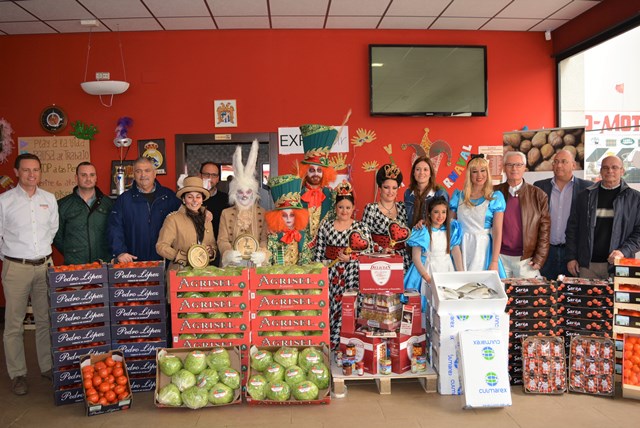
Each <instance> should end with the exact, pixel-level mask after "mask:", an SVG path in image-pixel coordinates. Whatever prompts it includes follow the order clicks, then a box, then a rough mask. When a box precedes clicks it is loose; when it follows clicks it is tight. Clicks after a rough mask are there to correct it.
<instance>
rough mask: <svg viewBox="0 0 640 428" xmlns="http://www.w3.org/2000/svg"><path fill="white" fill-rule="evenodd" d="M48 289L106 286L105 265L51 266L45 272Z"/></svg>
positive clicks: (97, 263) (98, 263)
mask: <svg viewBox="0 0 640 428" xmlns="http://www.w3.org/2000/svg"><path fill="white" fill-rule="evenodd" d="M47 281H48V283H49V286H50V287H73V286H77V285H89V284H106V283H107V265H106V263H101V262H93V263H85V264H81V265H62V266H52V267H50V268H49V269H48V271H47Z"/></svg>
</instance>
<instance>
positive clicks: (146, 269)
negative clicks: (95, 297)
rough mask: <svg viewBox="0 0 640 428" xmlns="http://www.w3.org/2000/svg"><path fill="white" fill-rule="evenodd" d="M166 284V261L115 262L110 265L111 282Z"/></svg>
mask: <svg viewBox="0 0 640 428" xmlns="http://www.w3.org/2000/svg"><path fill="white" fill-rule="evenodd" d="M140 282H145V283H149V284H153V283H159V284H164V261H146V262H129V263H114V264H110V265H109V284H122V283H140Z"/></svg>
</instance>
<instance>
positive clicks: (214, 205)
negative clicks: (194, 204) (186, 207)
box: [199, 162, 229, 266]
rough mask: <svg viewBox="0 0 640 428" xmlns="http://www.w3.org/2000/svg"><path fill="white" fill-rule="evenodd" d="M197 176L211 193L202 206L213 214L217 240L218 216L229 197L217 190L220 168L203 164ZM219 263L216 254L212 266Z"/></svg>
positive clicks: (227, 205) (209, 163)
mask: <svg viewBox="0 0 640 428" xmlns="http://www.w3.org/2000/svg"><path fill="white" fill-rule="evenodd" d="M199 176H200V178H202V181H203V183H204V187H206V188H207V190H208V191H209V192H210V193H211V197H210V198H209V199H207V200H206V201H205V202H204V206H205V207H207V209H208V210H209V211H211V214H213V221H212V223H213V233H214V236H215V238H216V239H218V230H219V229H220V216H221V215H222V211H223V210H224V209H226V208H229V195H228V194H227V193H225V192H223V191H221V190H218V189H217V185H218V183H219V182H220V167H219V166H218V165H216V164H215V163H213V162H205V163H203V164H202V165H200V174H199ZM219 262H220V255H219V254H216V258H215V260H214V262H213V264H214V265H216V266H219V265H220V263H219Z"/></svg>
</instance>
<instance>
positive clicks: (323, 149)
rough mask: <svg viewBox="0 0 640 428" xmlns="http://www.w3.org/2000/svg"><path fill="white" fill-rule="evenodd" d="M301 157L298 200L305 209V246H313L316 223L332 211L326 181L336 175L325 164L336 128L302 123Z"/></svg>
mask: <svg viewBox="0 0 640 428" xmlns="http://www.w3.org/2000/svg"><path fill="white" fill-rule="evenodd" d="M300 131H301V133H302V146H303V148H304V160H303V161H302V165H301V166H300V169H299V176H300V178H301V179H302V191H301V192H300V194H301V196H300V199H301V201H302V206H303V207H304V208H306V209H307V210H309V226H308V227H307V230H306V237H305V242H306V244H305V245H306V246H307V247H308V248H309V249H311V248H313V247H315V240H316V236H317V234H318V228H319V227H320V223H321V222H322V221H323V220H324V219H325V218H327V217H329V216H330V215H331V213H333V204H334V202H333V201H334V195H333V192H332V190H331V188H330V187H329V184H330V183H332V182H333V181H335V179H336V177H337V173H336V170H335V169H333V168H332V167H331V166H329V153H330V152H331V147H333V143H334V142H335V140H336V137H337V136H338V131H336V130H335V129H334V128H332V127H330V126H325V125H302V126H300Z"/></svg>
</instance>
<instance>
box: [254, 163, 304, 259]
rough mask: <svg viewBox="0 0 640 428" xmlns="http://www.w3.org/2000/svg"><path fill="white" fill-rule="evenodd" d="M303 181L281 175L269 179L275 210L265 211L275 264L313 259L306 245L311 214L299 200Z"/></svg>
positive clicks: (269, 243) (268, 244) (269, 241)
mask: <svg viewBox="0 0 640 428" xmlns="http://www.w3.org/2000/svg"><path fill="white" fill-rule="evenodd" d="M301 182H302V180H300V178H299V177H297V176H295V175H281V176H278V177H272V178H271V179H270V180H269V187H270V188H271V196H272V198H273V202H274V204H275V209H274V210H272V211H268V212H267V213H266V214H265V219H266V221H267V226H268V227H269V236H268V241H267V249H268V250H269V252H270V253H271V258H270V259H269V262H270V264H272V265H295V264H306V263H310V262H311V258H312V254H311V250H310V249H309V248H307V247H306V246H305V245H304V236H305V229H306V228H307V225H308V224H309V213H308V211H307V210H306V209H304V208H303V207H302V203H301V201H300V184H301Z"/></svg>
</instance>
